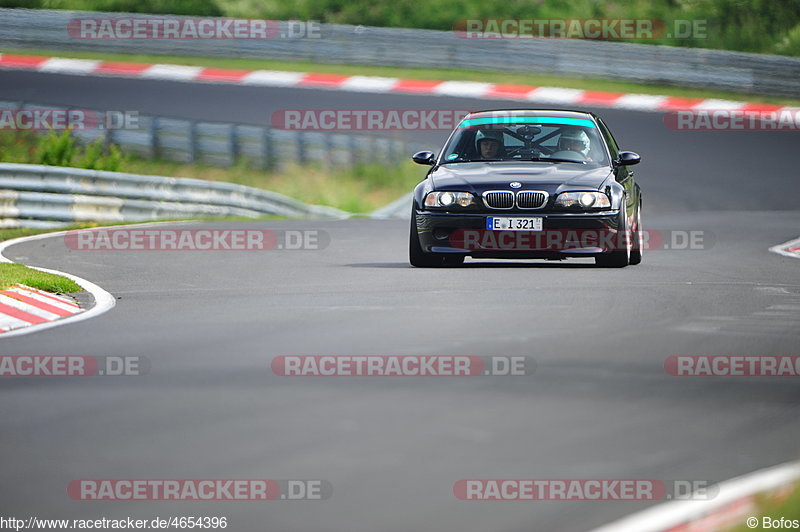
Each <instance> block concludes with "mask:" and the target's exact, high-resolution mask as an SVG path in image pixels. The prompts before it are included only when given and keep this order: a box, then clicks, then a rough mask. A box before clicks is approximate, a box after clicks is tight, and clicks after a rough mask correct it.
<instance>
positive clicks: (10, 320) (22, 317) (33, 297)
mask: <svg viewBox="0 0 800 532" xmlns="http://www.w3.org/2000/svg"><path fill="white" fill-rule="evenodd" d="M79 312H82V309H81V307H79V306H78V305H77V304H76V303H75V301H74V300H73V299H72V298H69V297H66V296H57V295H54V294H50V293H48V292H44V291H42V290H36V289H35V288H31V287H29V286H25V285H14V286H11V287H8V288H5V289H2V290H0V334H2V333H6V332H8V331H11V330H14V329H20V328H22V327H30V326H31V325H38V324H40V323H47V322H50V321H55V320H57V319H60V318H66V317H67V316H72V315H74V314H77V313H79Z"/></svg>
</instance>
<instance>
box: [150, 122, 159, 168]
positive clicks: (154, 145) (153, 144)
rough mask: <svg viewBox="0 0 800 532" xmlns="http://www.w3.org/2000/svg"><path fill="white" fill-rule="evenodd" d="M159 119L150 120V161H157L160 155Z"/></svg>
mask: <svg viewBox="0 0 800 532" xmlns="http://www.w3.org/2000/svg"><path fill="white" fill-rule="evenodd" d="M158 151H159V150H158V117H157V116H154V117H151V118H150V159H157V158H158V156H159V153H158Z"/></svg>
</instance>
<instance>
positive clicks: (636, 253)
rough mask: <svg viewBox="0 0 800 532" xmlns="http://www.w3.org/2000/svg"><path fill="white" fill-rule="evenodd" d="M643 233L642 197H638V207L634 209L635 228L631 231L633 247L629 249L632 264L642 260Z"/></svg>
mask: <svg viewBox="0 0 800 532" xmlns="http://www.w3.org/2000/svg"><path fill="white" fill-rule="evenodd" d="M643 240H644V234H643V233H642V198H641V197H640V198H639V208H638V209H636V230H635V231H634V232H633V249H631V261H630V263H631V264H632V265H636V264H639V263H641V262H642V254H643V253H644V242H643Z"/></svg>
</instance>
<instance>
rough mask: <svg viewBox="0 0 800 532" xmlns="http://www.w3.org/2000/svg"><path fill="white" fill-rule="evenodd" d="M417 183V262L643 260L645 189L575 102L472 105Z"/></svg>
mask: <svg viewBox="0 0 800 532" xmlns="http://www.w3.org/2000/svg"><path fill="white" fill-rule="evenodd" d="M412 159H413V160H414V162H416V163H418V164H423V165H430V166H432V168H431V169H430V171H429V172H428V175H427V177H426V179H425V180H424V181H422V182H421V183H420V184H418V185H417V186H416V188H415V189H414V204H413V207H412V211H411V235H410V243H409V259H410V262H411V264H412V265H413V266H417V267H435V266H455V265H458V264H461V263H462V262H463V261H464V258H465V257H466V256H471V257H473V258H506V259H514V258H517V259H529V258H530V259H550V260H561V259H565V258H568V257H594V260H595V263H596V264H597V265H598V266H605V267H616V268H620V267H624V266H627V265H628V264H639V263H640V262H641V260H642V250H643V229H642V222H641V220H642V213H641V206H642V193H641V190H640V189H639V185H638V184H636V182H635V181H634V179H633V172H632V171H631V170H630V169H629V167H630V166H631V165H634V164H637V163H638V162H639V160H640V158H639V155H637V154H636V153H633V152H630V151H621V150H620V149H619V146H618V145H617V142H616V141H615V140H614V137H613V136H612V135H611V132H610V131H609V129H608V127H606V125H605V124H604V123H603V120H602V119H601V118H600V117H599V116H597V115H595V114H593V113H587V112H579V111H555V110H527V109H525V110H497V111H481V112H475V113H470V114H469V115H467V116H466V117H465V118H464V119H463V120H462V121H461V122H460V123H459V124H458V126H457V127H456V128H455V130H454V131H453V132H452V133H451V134H450V138H449V139H448V140H447V143H446V144H445V146H444V149H443V151H442V152H441V153H440V154H439V156H438V157H437V156H436V154H434V153H432V152H429V151H422V152H419V153H416V154H414V156H413V157H412Z"/></svg>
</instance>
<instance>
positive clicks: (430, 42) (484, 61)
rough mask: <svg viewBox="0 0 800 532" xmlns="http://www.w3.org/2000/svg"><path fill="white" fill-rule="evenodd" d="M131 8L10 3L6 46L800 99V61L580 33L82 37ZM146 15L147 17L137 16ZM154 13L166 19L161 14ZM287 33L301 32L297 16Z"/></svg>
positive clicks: (326, 29) (327, 27) (345, 30)
mask: <svg viewBox="0 0 800 532" xmlns="http://www.w3.org/2000/svg"><path fill="white" fill-rule="evenodd" d="M86 16H93V17H99V16H102V17H126V16H130V15H126V14H121V13H102V14H99V13H89V12H78V11H52V10H24V9H0V46H2V47H6V48H8V47H12V48H48V49H54V48H58V49H66V50H95V51H102V52H120V53H145V54H167V55H190V56H205V57H226V58H254V59H263V58H265V57H268V58H270V59H283V60H291V61H314V62H322V63H346V64H362V65H381V66H400V67H420V68H448V69H453V68H457V69H468V70H481V71H487V72H497V71H503V72H531V71H534V72H540V73H552V74H561V75H568V76H579V77H600V78H612V79H619V80H625V81H635V82H644V83H658V84H666V85H676V86H690V87H708V88H716V89H725V90H731V91H740V92H752V93H761V94H775V95H786V96H800V84H798V83H797V80H798V79H800V58H794V57H781V56H771V55H763V54H750V53H742V52H729V51H723V50H707V49H699V48H679V47H672V46H653V45H644V44H631V43H619V42H603V41H582V40H575V39H534V40H494V39H462V38H459V37H458V36H457V35H456V34H455V33H454V32H448V31H435V30H417V29H403V28H376V27H363V26H358V27H356V26H348V25H337V24H321V25H320V31H319V38H310V37H294V38H290V37H287V38H275V39H267V40H263V39H253V40H214V41H203V40H80V39H76V38H72V37H70V35H69V34H68V32H67V24H68V22H69V20H70V19H72V18H76V17H86ZM135 16H143V15H135ZM154 17H161V18H163V15H158V16H154ZM280 31H281V32H282V33H284V34H286V35H291V32H290V31H288V23H287V22H285V21H282V22H280Z"/></svg>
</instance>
